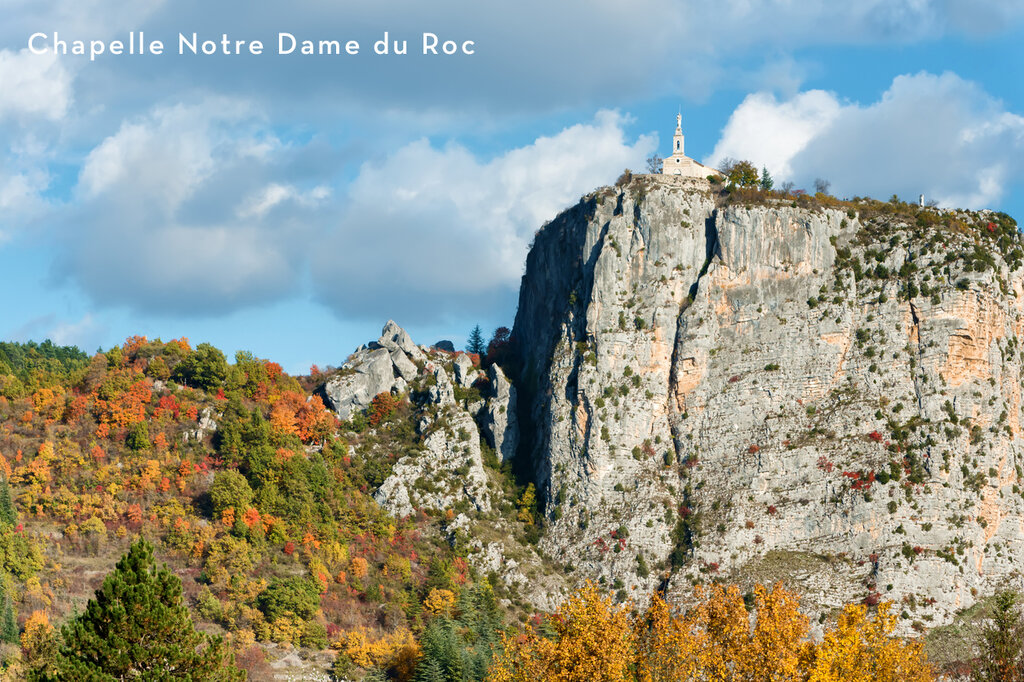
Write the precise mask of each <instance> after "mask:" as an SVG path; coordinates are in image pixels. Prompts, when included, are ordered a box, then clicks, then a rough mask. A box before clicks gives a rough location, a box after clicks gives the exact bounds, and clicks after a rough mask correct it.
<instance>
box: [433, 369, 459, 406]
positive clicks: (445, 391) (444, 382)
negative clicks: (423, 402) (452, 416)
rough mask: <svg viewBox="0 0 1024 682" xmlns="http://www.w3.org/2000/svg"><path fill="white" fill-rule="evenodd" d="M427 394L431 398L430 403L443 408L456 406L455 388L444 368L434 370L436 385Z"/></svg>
mask: <svg viewBox="0 0 1024 682" xmlns="http://www.w3.org/2000/svg"><path fill="white" fill-rule="evenodd" d="M427 394H428V395H429V396H430V402H432V403H433V404H435V405H440V406H442V407H443V406H444V405H454V404H455V387H454V386H452V382H451V381H450V380H449V379H448V372H446V371H444V367H442V366H440V365H438V366H437V368H436V369H434V383H433V385H432V386H431V387H430V389H429V390H428V393H427Z"/></svg>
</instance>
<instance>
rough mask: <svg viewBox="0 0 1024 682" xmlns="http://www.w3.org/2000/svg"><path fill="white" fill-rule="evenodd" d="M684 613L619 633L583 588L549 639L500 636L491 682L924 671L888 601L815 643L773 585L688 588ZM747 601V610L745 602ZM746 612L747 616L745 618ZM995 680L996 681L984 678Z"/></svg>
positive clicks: (614, 616)
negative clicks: (897, 634)
mask: <svg viewBox="0 0 1024 682" xmlns="http://www.w3.org/2000/svg"><path fill="white" fill-rule="evenodd" d="M696 596H697V598H698V601H697V603H696V604H695V605H693V606H692V607H691V608H689V609H686V610H683V611H681V612H679V613H673V612H672V609H671V608H670V607H669V605H668V604H667V603H666V602H665V601H664V599H663V598H662V597H661V595H658V594H655V595H654V596H653V597H652V599H651V603H650V605H649V606H648V608H647V609H646V610H645V611H644V612H643V613H642V614H639V615H637V616H634V617H632V619H631V620H630V621H629V627H630V632H624V631H623V630H622V622H621V621H620V620H619V618H620V616H623V615H624V614H625V611H624V610H623V608H622V607H618V608H617V607H614V606H613V605H612V601H611V597H610V596H607V597H603V596H602V595H601V594H599V593H598V592H597V591H596V590H595V588H594V587H593V586H592V585H589V584H588V585H587V586H586V587H585V588H583V589H582V590H580V591H578V592H576V593H575V594H574V595H572V596H571V597H570V598H569V600H568V601H567V602H566V604H565V605H563V607H562V608H561V609H559V611H558V612H557V613H556V614H555V615H554V616H553V617H552V618H551V619H550V621H549V625H550V628H549V629H550V631H551V634H550V636H545V634H544V633H542V632H541V631H540V630H539V629H538V628H536V627H528V628H527V629H526V630H525V631H524V632H522V633H521V634H519V635H517V636H510V635H506V636H505V638H504V640H503V643H504V653H503V654H502V655H501V657H499V658H498V659H496V661H495V663H494V665H493V666H492V668H491V674H490V678H489V679H490V680H491V681H492V682H528V681H530V682H532V681H533V680H540V679H544V680H563V681H569V680H590V679H594V680H634V679H635V680H637V682H697V681H698V680H700V681H703V680H721V681H723V682H733V681H735V682H761V681H768V682H861V681H863V682H867V681H868V680H880V681H882V682H895V681H896V680H907V681H909V682H925V681H926V680H931V679H932V672H931V670H930V668H929V667H928V665H927V664H926V662H925V659H924V655H923V653H922V649H921V644H920V643H919V642H912V643H906V642H903V641H902V640H900V639H898V638H894V637H892V636H891V635H892V630H893V628H894V626H895V618H894V617H893V616H892V615H891V614H890V613H889V607H890V605H889V604H882V605H880V606H879V608H878V610H877V612H876V614H875V616H874V617H869V616H868V612H867V607H866V606H863V605H858V606H848V607H847V608H846V610H845V611H844V612H843V614H842V615H841V616H840V619H839V623H838V625H837V626H836V627H835V628H833V629H830V630H829V631H827V632H826V634H825V639H824V641H823V642H822V643H821V644H820V645H815V644H814V643H813V642H811V641H810V640H809V637H808V632H809V624H808V619H807V616H805V615H804V614H802V613H801V612H800V608H799V607H800V603H799V598H798V597H797V595H796V594H794V593H793V592H790V591H788V590H786V589H785V588H784V587H783V586H782V585H780V584H776V585H775V586H774V587H772V588H771V589H768V588H766V587H764V586H761V585H758V586H756V587H755V588H754V590H753V592H752V593H751V594H750V595H749V597H751V598H752V599H748V598H745V597H744V595H742V594H741V593H740V591H739V588H738V587H736V586H735V585H732V586H729V587H724V586H721V585H712V586H711V587H710V588H707V589H701V588H698V589H697V591H696ZM751 601H752V604H750V602H751ZM748 604H750V605H751V606H753V618H752V617H751V614H750V613H749V612H748V608H747V606H748ZM986 679H1002V678H986Z"/></svg>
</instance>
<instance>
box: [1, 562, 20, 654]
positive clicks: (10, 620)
mask: <svg viewBox="0 0 1024 682" xmlns="http://www.w3.org/2000/svg"><path fill="white" fill-rule="evenodd" d="M0 586H2V588H3V595H2V596H0V641H4V642H9V643H11V644H17V643H18V619H17V618H16V617H15V615H14V602H13V601H12V600H11V578H10V576H5V577H4V579H3V581H0Z"/></svg>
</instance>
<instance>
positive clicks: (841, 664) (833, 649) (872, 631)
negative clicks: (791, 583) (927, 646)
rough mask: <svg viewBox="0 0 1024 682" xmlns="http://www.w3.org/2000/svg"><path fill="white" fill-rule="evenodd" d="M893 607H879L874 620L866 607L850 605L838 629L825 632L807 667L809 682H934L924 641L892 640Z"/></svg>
mask: <svg viewBox="0 0 1024 682" xmlns="http://www.w3.org/2000/svg"><path fill="white" fill-rule="evenodd" d="M891 607H892V604H891V603H890V602H883V603H881V604H879V605H878V608H877V611H876V612H875V617H874V618H869V617H868V607H867V606H866V605H864V604H849V605H847V606H846V608H844V609H843V612H842V613H841V614H839V622H838V623H837V624H836V627H835V628H833V629H830V630H828V631H827V632H826V633H825V638H824V640H823V641H822V642H821V644H819V645H818V646H817V647H815V650H814V653H813V657H812V660H811V661H810V663H809V664H808V668H809V670H808V672H809V673H810V675H809V677H808V678H807V679H808V682H833V681H839V680H842V681H843V682H926V681H930V680H932V679H933V675H932V671H931V668H930V667H929V666H928V664H927V663H926V662H925V657H924V653H923V651H922V644H921V642H906V643H905V642H903V641H902V640H899V639H896V638H894V637H892V636H891V635H892V631H893V630H894V629H895V627H896V618H897V617H896V615H894V614H892V613H890V609H891Z"/></svg>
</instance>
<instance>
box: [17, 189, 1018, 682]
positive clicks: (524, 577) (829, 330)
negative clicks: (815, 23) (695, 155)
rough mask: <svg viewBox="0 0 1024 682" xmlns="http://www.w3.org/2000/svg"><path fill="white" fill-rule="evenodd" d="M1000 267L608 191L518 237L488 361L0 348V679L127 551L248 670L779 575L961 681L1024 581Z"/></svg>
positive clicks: (391, 328) (387, 354) (742, 195)
mask: <svg viewBox="0 0 1024 682" xmlns="http://www.w3.org/2000/svg"><path fill="white" fill-rule="evenodd" d="M1022 260H1024V250H1022V248H1021V239H1020V235H1019V233H1018V232H1017V229H1016V224H1015V223H1014V222H1013V220H1012V219H1010V218H1009V217H1008V216H1005V215H1003V214H996V213H991V212H971V211H956V210H938V209H932V208H921V207H917V206H912V205H908V204H905V203H901V202H899V201H898V200H894V201H891V202H887V203H885V202H878V201H874V200H867V199H864V200H860V199H855V200H853V201H839V200H837V199H834V198H832V197H828V196H825V195H818V196H817V197H807V196H802V197H798V198H793V197H790V196H783V195H781V194H778V193H771V192H759V191H754V190H741V189H723V188H722V187H720V186H717V185H709V184H708V183H707V182H704V181H691V180H685V179H679V178H670V177H662V176H631V175H629V174H626V175H624V176H623V178H621V179H620V181H619V183H617V185H616V186H614V187H604V188H600V189H598V190H596V191H595V192H593V193H591V194H589V195H587V196H585V197H583V198H582V199H581V201H580V202H579V204H578V205H576V206H575V207H573V208H570V209H568V210H566V211H565V212H563V213H562V214H561V215H559V216H558V217H556V218H555V219H554V220H552V221H551V222H550V223H548V224H547V225H545V226H544V227H543V228H542V229H541V230H539V231H538V233H537V235H536V237H535V241H534V244H533V246H532V248H531V251H530V254H529V257H528V260H527V266H526V272H525V274H524V277H523V283H522V288H521V293H520V301H519V309H518V313H517V316H516V321H515V326H514V329H513V330H512V332H511V337H510V338H509V337H508V336H507V335H506V334H505V333H499V334H497V335H496V337H495V339H494V341H493V342H492V344H491V347H490V349H489V351H488V353H487V355H486V357H484V358H480V357H477V356H471V355H468V354H466V353H453V352H450V351H445V350H442V349H439V348H434V347H427V346H423V345H418V344H416V343H415V342H414V341H413V340H412V339H411V338H410V337H409V335H408V334H407V333H406V332H405V331H404V330H403V329H402V328H401V327H399V326H398V325H397V324H395V323H394V322H388V323H387V324H386V325H385V326H384V329H383V331H382V334H381V336H380V338H378V339H377V340H375V341H370V342H368V343H367V344H366V345H364V346H361V347H360V348H358V349H356V350H355V352H354V353H352V354H351V355H349V356H348V357H347V358H345V359H344V361H343V362H339V364H340V367H338V368H331V369H327V370H319V369H317V368H315V367H314V368H312V369H311V373H310V375H308V376H301V377H292V376H289V375H287V374H286V373H285V372H283V371H282V368H281V367H280V365H278V364H276V363H274V362H273V361H271V360H264V359H259V358H256V357H253V356H252V355H251V354H248V353H239V354H238V355H237V356H236V357H235V358H234V359H233V362H228V360H227V359H226V358H225V357H224V355H223V353H222V352H221V351H219V350H218V349H216V348H214V347H212V346H210V345H209V344H202V343H201V344H197V345H195V346H193V345H192V344H191V343H190V342H189V341H188V340H187V339H177V340H172V341H168V342H163V341H160V340H148V339H145V338H138V337H137V338H132V339H128V340H127V341H126V342H125V343H124V344H123V345H122V346H119V347H115V348H112V349H110V350H108V351H106V352H103V353H98V354H96V355H94V356H93V357H89V356H87V355H86V354H84V353H81V352H80V351H78V350H77V349H74V348H63V347H57V346H54V345H53V344H50V343H49V342H47V343H43V344H10V343H6V344H0V470H2V471H0V474H2V475H3V478H4V479H5V480H6V481H7V482H6V483H0V549H2V552H0V560H2V562H3V570H4V572H5V573H6V575H7V576H8V577H7V579H6V581H5V583H4V594H5V597H4V599H3V600H0V607H3V604H5V603H8V599H9V601H10V603H11V605H12V606H13V608H14V611H15V612H16V614H17V624H18V629H19V630H20V631H21V642H22V644H23V647H22V649H23V652H22V653H21V654H20V655H19V654H17V653H16V652H17V651H18V647H17V646H16V645H15V644H14V643H13V642H12V643H10V644H8V645H4V646H5V647H6V648H5V649H4V650H3V654H4V657H5V661H6V665H7V666H8V668H7V671H8V674H9V676H12V677H15V678H16V677H17V675H18V674H20V673H19V671H22V670H23V669H24V665H25V664H26V663H25V662H26V660H27V661H28V662H29V663H31V661H32V660H33V657H35V658H39V657H41V656H43V653H40V652H45V650H46V649H45V647H36V648H33V647H31V646H29V647H26V646H25V641H26V635H31V637H35V636H36V635H39V636H42V634H45V633H47V632H49V630H48V628H49V625H48V624H54V625H58V626H59V625H60V623H62V622H65V621H66V620H67V619H68V618H69V617H70V616H71V615H72V614H73V613H75V612H76V611H78V610H80V609H81V607H82V605H83V604H84V602H85V600H86V599H87V598H89V597H90V596H91V595H92V592H93V590H95V589H96V588H97V587H98V586H99V584H100V582H101V581H102V580H103V577H104V576H105V575H106V574H107V573H108V572H109V571H110V570H111V568H112V567H113V566H114V564H115V562H116V561H117V559H118V557H120V556H121V555H122V554H123V553H124V552H125V551H126V549H127V548H128V546H129V544H130V543H131V542H132V540H133V539H135V538H137V537H144V538H147V539H149V540H150V541H152V542H153V543H154V545H155V547H156V555H157V558H158V559H159V560H160V561H163V562H167V563H168V564H169V565H170V567H171V568H172V569H173V571H174V572H175V573H176V574H177V575H178V576H179V577H180V578H181V579H182V583H183V589H184V594H185V601H186V604H187V605H188V606H189V608H190V610H191V612H192V614H193V617H194V618H195V619H196V621H197V622H198V623H199V626H200V628H201V629H203V630H206V631H208V632H212V633H220V634H223V635H225V637H226V639H227V641H228V643H229V644H230V646H231V647H232V649H233V650H234V651H235V653H236V656H237V659H238V661H239V663H240V664H241V665H242V666H243V667H245V668H246V669H247V670H248V671H249V674H250V679H257V680H259V679H289V677H288V676H291V677H290V679H327V674H328V673H327V671H328V670H330V669H333V671H334V675H335V677H336V678H337V679H348V678H350V677H351V678H354V679H360V678H361V677H362V676H363V675H364V674H376V673H373V672H372V671H377V670H378V669H379V670H388V671H390V675H391V676H392V677H393V678H398V679H411V678H412V676H413V675H414V674H416V675H425V674H426V673H423V672H422V671H424V670H428V669H430V670H433V669H434V667H437V668H438V669H440V668H441V667H443V666H442V662H446V663H445V665H448V664H449V663H450V661H451V660H453V657H454V658H457V659H458V660H459V661H460V663H459V666H460V667H459V670H462V671H463V672H460V673H459V675H463V674H464V675H466V677H465V679H483V677H484V674H485V672H486V670H487V667H488V665H489V664H490V661H491V657H492V654H493V653H494V652H496V651H498V650H499V647H498V642H499V640H500V633H501V631H502V630H504V629H505V628H507V627H510V626H511V627H514V626H517V625H519V624H520V623H525V622H533V623H541V622H542V620H541V618H540V616H539V615H536V614H537V613H538V612H553V611H555V610H556V609H558V608H559V606H560V604H562V602H563V598H564V597H565V595H567V594H569V593H570V592H571V591H572V590H573V589H574V588H577V587H579V586H580V585H583V584H584V583H585V581H587V580H593V581H594V584H595V585H597V586H598V587H599V589H601V590H604V591H606V592H608V593H611V594H613V595H614V598H615V600H616V601H617V602H626V601H631V602H635V603H637V604H639V605H640V606H641V607H642V606H643V605H645V604H647V603H648V601H649V600H650V599H651V595H652V594H653V593H654V592H655V590H658V589H660V590H662V591H663V592H664V594H665V595H666V598H667V600H668V601H669V602H670V603H672V604H675V605H677V606H683V605H687V604H692V603H694V600H695V599H699V595H698V594H695V591H694V587H695V586H697V585H707V584H714V583H719V584H731V583H736V584H738V585H739V586H740V589H741V590H743V591H744V594H745V597H747V598H749V600H750V603H751V604H752V603H753V601H752V600H753V599H754V596H753V595H754V594H755V592H756V590H755V588H754V586H755V584H756V583H763V584H772V583H774V582H775V581H777V580H785V581H786V582H787V584H788V585H789V586H790V587H792V588H794V589H795V590H796V591H797V592H798V593H799V594H800V595H801V597H802V600H803V601H802V602H801V603H802V608H803V610H804V612H805V613H806V614H807V615H808V616H810V622H811V625H812V628H813V629H814V632H815V633H817V634H818V635H820V633H821V630H822V628H825V627H828V626H829V625H830V624H834V623H835V622H836V619H837V616H838V614H839V612H840V609H841V608H842V607H843V605H844V604H848V603H864V604H868V605H870V606H874V605H876V604H878V603H880V602H885V601H891V602H894V603H895V605H896V606H895V608H896V610H897V612H898V618H897V624H898V632H900V633H901V634H903V635H916V634H919V633H926V632H934V633H935V634H934V635H933V637H932V641H933V643H934V645H933V649H932V650H933V653H934V654H935V655H936V656H938V658H939V661H940V663H946V662H955V661H957V660H960V659H962V658H964V657H965V656H968V655H969V652H965V651H966V650H964V649H963V644H962V640H963V632H965V631H969V630H970V627H971V625H970V623H971V621H972V619H974V618H975V617H977V615H978V614H979V613H980V612H981V610H982V607H984V606H985V604H986V601H985V600H986V598H987V597H989V596H990V595H992V594H993V593H994V592H996V591H997V590H998V589H1002V588H1006V587H1012V588H1014V589H1020V588H1022V587H1024V585H1022V584H1021V576H1020V573H1019V571H1018V569H1017V568H1016V566H1018V565H1019V563H1020V561H1021V560H1022V559H1024V544H1022V542H1021V528H1022V524H1024V493H1022V489H1021V485H1022V484H1021V483H1020V481H1019V479H1020V478H1021V477H1022V476H1024V472H1022V469H1021V465H1022V464H1024V462H1022V461H1021V447H1022V441H1021V420H1022V416H1024V415H1022V413H1021V409H1022V406H1021V386H1022V379H1024V377H1022V376H1021V371H1022V366H1024V356H1022V353H1024V350H1022V349H1021V348H1020V346H1019V341H1018V338H1019V336H1020V335H1021V331H1020V327H1021V324H1022V309H1024V269H1022V267H1021V266H1022ZM505 331H507V330H505ZM5 491H7V492H8V493H9V494H10V496H11V498H12V499H13V508H14V512H12V513H13V514H14V515H16V518H11V519H10V520H9V522H7V521H5V517H4V513H3V510H4V504H3V500H4V496H5V494H7V493H5ZM3 608H6V607H3ZM0 610H2V609H0ZM0 616H2V613H0ZM545 622H549V623H550V622H554V623H556V624H557V623H558V622H559V621H558V620H557V618H556V619H555V620H553V621H545ZM950 624H953V625H952V626H950ZM965 624H966V625H965ZM940 626H948V627H944V628H943V627H940ZM40 633H42V634H40ZM549 634H550V633H549ZM31 637H30V641H33V640H31ZM9 639H13V640H17V636H15V637H13V638H11V637H9ZM447 669H448V668H446V670H447ZM368 671H370V672H368ZM417 671H418V672H417ZM445 675H447V676H446V677H440V678H429V679H455V678H454V677H452V675H454V673H451V671H450V670H449V673H445ZM423 679H427V678H423ZM458 679H463V678H462V677H459V678H458Z"/></svg>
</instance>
